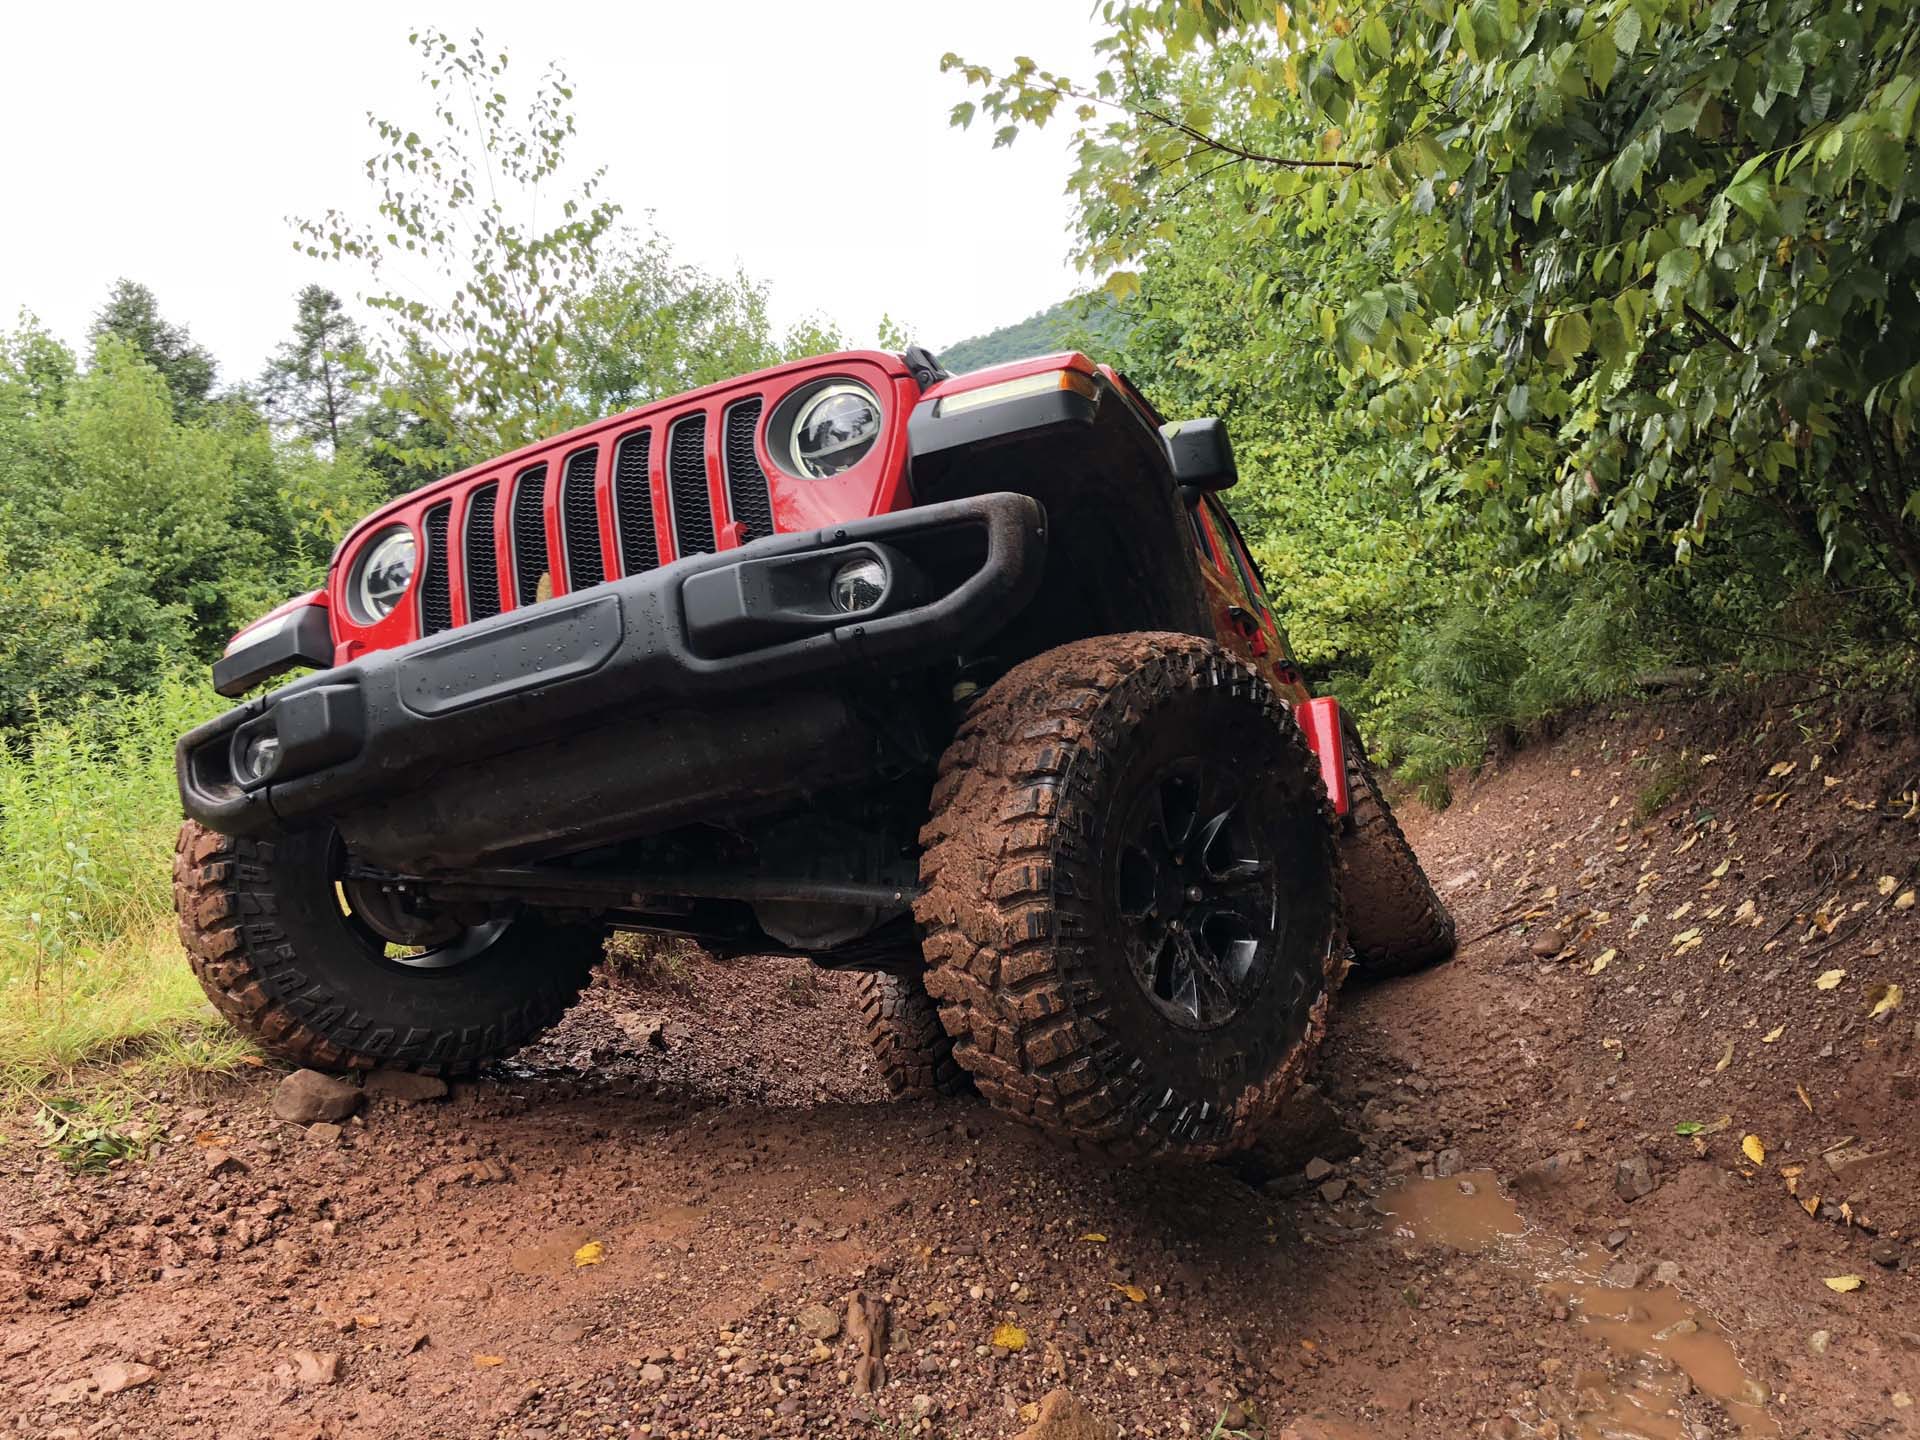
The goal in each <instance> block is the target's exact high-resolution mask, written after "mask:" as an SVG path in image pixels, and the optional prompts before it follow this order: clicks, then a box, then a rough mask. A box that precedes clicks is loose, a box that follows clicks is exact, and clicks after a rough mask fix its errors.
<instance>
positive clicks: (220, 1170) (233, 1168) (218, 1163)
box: [201, 1150, 247, 1176]
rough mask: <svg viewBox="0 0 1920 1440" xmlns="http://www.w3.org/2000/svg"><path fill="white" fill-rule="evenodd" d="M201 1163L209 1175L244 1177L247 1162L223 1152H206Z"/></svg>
mask: <svg viewBox="0 0 1920 1440" xmlns="http://www.w3.org/2000/svg"><path fill="white" fill-rule="evenodd" d="M201 1163H202V1165H204V1166H205V1168H206V1172H207V1174H209V1175H214V1176H219V1175H244V1174H246V1173H247V1162H246V1161H244V1160H242V1159H241V1158H240V1157H239V1156H238V1155H232V1154H229V1153H228V1152H227V1151H225V1150H209V1151H207V1153H206V1156H205V1158H204V1159H203V1160H202V1162H201Z"/></svg>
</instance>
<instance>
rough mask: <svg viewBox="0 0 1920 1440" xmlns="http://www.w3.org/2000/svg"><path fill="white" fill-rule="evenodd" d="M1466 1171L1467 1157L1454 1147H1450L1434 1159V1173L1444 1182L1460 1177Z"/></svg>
mask: <svg viewBox="0 0 1920 1440" xmlns="http://www.w3.org/2000/svg"><path fill="white" fill-rule="evenodd" d="M1464 1169H1466V1160H1465V1157H1463V1156H1462V1155H1461V1154H1460V1151H1459V1150H1458V1149H1457V1148H1455V1147H1453V1146H1448V1147H1447V1148H1446V1149H1445V1150H1442V1151H1441V1152H1440V1153H1439V1154H1438V1155H1436V1156H1434V1157H1433V1173H1434V1174H1435V1175H1436V1176H1438V1177H1439V1178H1440V1179H1442V1180H1445V1179H1447V1178H1448V1177H1449V1176H1453V1175H1458V1174H1459V1173H1460V1172H1461V1171H1462V1170H1464Z"/></svg>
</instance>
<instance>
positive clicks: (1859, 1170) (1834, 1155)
mask: <svg viewBox="0 0 1920 1440" xmlns="http://www.w3.org/2000/svg"><path fill="white" fill-rule="evenodd" d="M1820 1158H1821V1159H1822V1160H1824V1161H1826V1162H1827V1169H1829V1170H1831V1171H1832V1172H1833V1177H1834V1179H1836V1180H1840V1181H1843V1182H1845V1183H1846V1184H1849V1185H1851V1184H1854V1183H1856V1182H1858V1181H1860V1180H1863V1179H1865V1178H1866V1174H1867V1171H1869V1170H1870V1169H1872V1168H1873V1166H1874V1165H1876V1164H1878V1163H1879V1162H1880V1161H1882V1160H1884V1159H1886V1158H1887V1152H1886V1151H1884V1150H1869V1149H1867V1147H1866V1146H1864V1145H1841V1146H1837V1147H1836V1148H1834V1149H1832V1150H1829V1151H1827V1152H1826V1153H1825V1154H1824V1155H1822V1156H1821V1157H1820Z"/></svg>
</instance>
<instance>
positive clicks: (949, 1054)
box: [858, 970, 973, 1100]
mask: <svg viewBox="0 0 1920 1440" xmlns="http://www.w3.org/2000/svg"><path fill="white" fill-rule="evenodd" d="M858 991H859V996H860V1023H861V1028H862V1029H864V1030H865V1031H866V1034H867V1044H868V1045H869V1046H871V1047H872V1049H873V1057H874V1059H875V1060H877V1061H878V1062H879V1064H880V1078H881V1079H882V1080H884V1081H885V1082H886V1086H887V1089H888V1091H889V1092H891V1093H892V1094H894V1095H898V1096H900V1097H902V1098H903V1099H910V1100H932V1099H935V1098H937V1097H939V1096H942V1095H971V1094H972V1093H973V1080H972V1078H971V1077H970V1076H969V1075H968V1074H967V1072H966V1071H965V1070H963V1069H961V1068H960V1064H959V1062H958V1061H956V1060H955V1059H954V1058H953V1037H952V1036H951V1035H949V1034H947V1032H946V1030H945V1029H944V1028H943V1027H942V1026H941V1024H940V1012H939V1011H938V1010H937V1009H935V1008H934V1003H933V998H932V997H931V996H930V995H928V994H927V987H926V984H925V982H923V981H922V980H921V978H920V977H919V976H918V975H894V974H890V973H887V972H883V971H878V970H874V971H868V972H866V973H865V974H863V975H861V976H860V978H859V981H858Z"/></svg>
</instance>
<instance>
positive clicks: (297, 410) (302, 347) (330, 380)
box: [260, 285, 376, 451]
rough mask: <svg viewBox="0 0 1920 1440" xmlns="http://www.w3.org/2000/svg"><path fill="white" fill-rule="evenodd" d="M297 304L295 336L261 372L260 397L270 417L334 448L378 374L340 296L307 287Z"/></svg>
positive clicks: (359, 411)
mask: <svg viewBox="0 0 1920 1440" xmlns="http://www.w3.org/2000/svg"><path fill="white" fill-rule="evenodd" d="M295 303H296V304H297V306H298V312H297V315H296V318H295V320H294V326H293V335H292V337H291V338H289V339H288V340H285V341H283V342H282V343H281V345H280V346H279V348H278V349H276V350H275V351H274V352H273V356H272V358H271V359H269V360H268V361H267V364H266V368H265V369H264V370H263V371H262V372H261V375H260V390H261V399H262V400H263V401H264V403H265V405H266V409H267V413H268V415H269V416H271V417H272V418H273V419H274V420H277V421H279V422H280V423H282V424H285V425H289V426H291V427H292V428H293V429H294V431H295V432H296V433H297V434H299V435H301V436H302V437H304V438H305V439H307V440H311V441H314V442H316V443H319V442H324V443H325V445H326V446H327V448H328V449H329V450H330V451H337V450H338V449H339V447H340V439H341V435H342V433H343V432H344V431H345V430H346V429H347V428H348V426H350V425H351V424H352V423H353V421H354V420H355V418H356V417H358V416H359V415H360V414H362V413H363V412H364V411H365V409H366V407H367V401H368V392H369V390H370V389H371V387H372V385H373V382H374V379H375V374H376V372H375V369H374V365H373V362H372V361H371V360H369V359H368V358H367V353H366V346H365V343H364V342H363V341H362V339H361V337H360V327H359V326H358V325H357V324H355V323H354V320H353V317H352V316H350V315H349V314H347V312H346V309H345V307H344V306H342V305H341V303H340V297H339V296H338V295H335V294H334V293H333V292H332V291H331V290H329V289H327V288H326V287H325V286H324V285H308V286H307V287H306V288H305V289H303V290H301V292H300V294H299V296H298V297H297V299H296V302H295Z"/></svg>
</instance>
